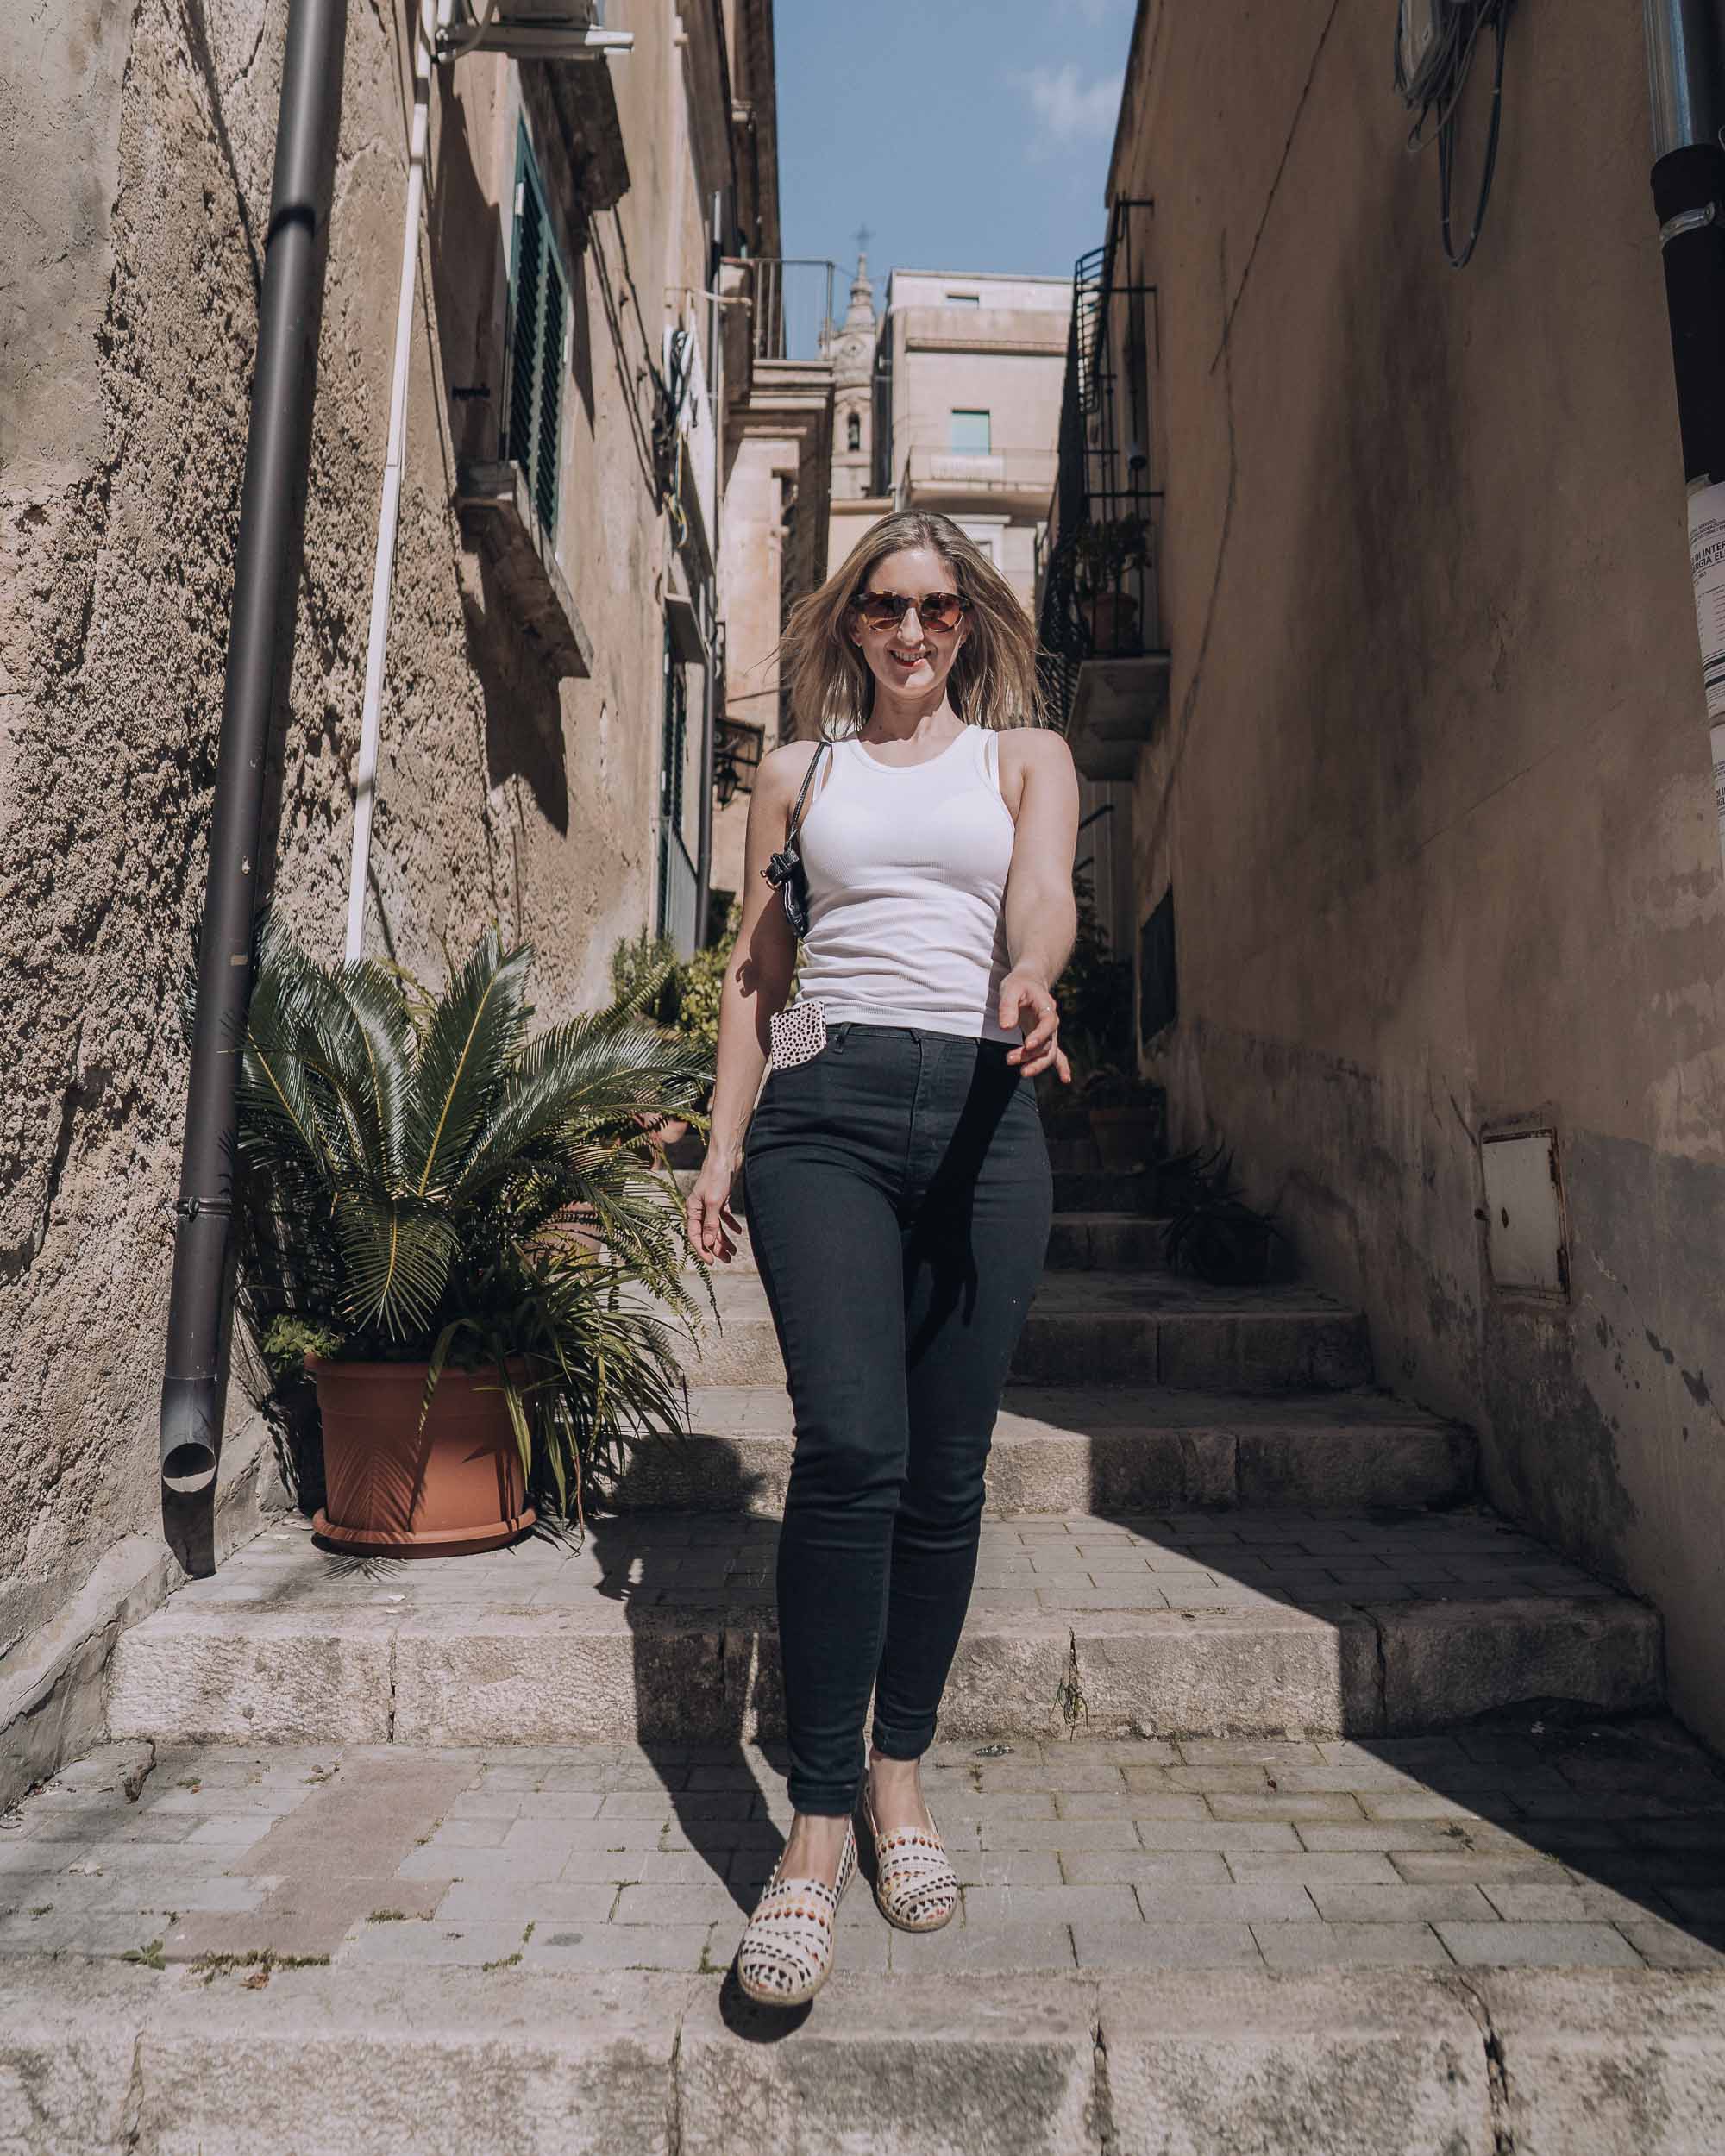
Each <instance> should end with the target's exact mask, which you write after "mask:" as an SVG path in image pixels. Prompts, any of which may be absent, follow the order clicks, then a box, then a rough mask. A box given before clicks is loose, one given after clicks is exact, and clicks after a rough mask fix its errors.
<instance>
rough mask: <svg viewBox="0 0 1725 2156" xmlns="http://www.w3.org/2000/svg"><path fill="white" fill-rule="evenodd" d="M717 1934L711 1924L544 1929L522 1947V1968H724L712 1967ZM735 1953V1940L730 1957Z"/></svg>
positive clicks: (550, 1926)
mask: <svg viewBox="0 0 1725 2156" xmlns="http://www.w3.org/2000/svg"><path fill="white" fill-rule="evenodd" d="M712 1929H713V1927H712V1926H711V1925H707V1924H656V1925H648V1924H588V1925H574V1924H568V1923H560V1924H545V1925H541V1926H539V1927H537V1928H536V1930H535V1932H534V1934H533V1936H532V1938H531V1939H530V1940H527V1942H526V1943H525V1945H524V1946H522V1948H521V1959H522V1964H523V1965H524V1967H527V1968H530V1969H568V1970H573V1969H683V1970H697V1969H699V1968H701V1967H703V1966H706V1965H709V1964H708V1963H707V1946H708V1942H709V1940H710V1939H711V1937H712ZM738 1930H739V1932H740V1930H741V1925H740V1922H739V1925H738ZM735 1950H736V1949H735V1942H734V1941H733V1943H732V1945H731V1947H730V1948H728V1949H727V1950H726V1952H727V1953H730V1952H735ZM712 1966H720V1964H713V1965H712Z"/></svg>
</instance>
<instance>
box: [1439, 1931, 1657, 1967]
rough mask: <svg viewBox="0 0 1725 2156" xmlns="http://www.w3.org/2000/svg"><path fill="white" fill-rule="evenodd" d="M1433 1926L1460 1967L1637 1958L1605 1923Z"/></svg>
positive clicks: (1613, 1962) (1627, 1962)
mask: <svg viewBox="0 0 1725 2156" xmlns="http://www.w3.org/2000/svg"><path fill="white" fill-rule="evenodd" d="M1437 1930H1438V1934H1439V1936H1440V1938H1441V1939H1442V1940H1443V1942H1444V1944H1445V1946H1447V1947H1448V1949H1449V1951H1450V1952H1451V1953H1452V1954H1453V1955H1454V1957H1455V1959H1457V1960H1458V1962H1460V1963H1461V1964H1462V1965H1463V1966H1464V1967H1493V1968H1499V1969H1585V1968H1590V1967H1596V1968H1602V1969H1633V1968H1635V1967H1637V1966H1639V1963H1640V1958H1639V1956H1638V1955H1637V1954H1636V1952H1635V1951H1634V1948H1633V1947H1632V1946H1630V1944H1629V1942H1628V1940H1626V1939H1625V1938H1624V1937H1623V1935H1622V1933H1620V1932H1618V1931H1615V1930H1614V1929H1613V1928H1612V1927H1611V1926H1610V1925H1609V1924H1512V1923H1503V1922H1500V1923H1495V1924H1471V1923H1440V1925H1439V1926H1438V1927H1437Z"/></svg>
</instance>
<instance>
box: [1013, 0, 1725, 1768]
mask: <svg viewBox="0 0 1725 2156" xmlns="http://www.w3.org/2000/svg"><path fill="white" fill-rule="evenodd" d="M1385 62H1386V53H1385V48H1384V28H1383V19H1382V10H1381V9H1377V8H1376V7H1374V6H1372V5H1371V4H1369V0H1342V3H1341V5H1340V6H1339V7H1336V6H1333V5H1332V4H1331V0H1292V3H1291V4H1290V5H1289V6H1288V7H1287V8H1286V9H1280V10H1277V13H1276V15H1275V16H1274V19H1273V21H1270V20H1267V19H1265V18H1264V16H1263V13H1262V10H1258V9H1253V8H1251V6H1249V5H1247V4H1245V0H1220V4H1218V5H1216V6H1214V7H1209V8H1205V9H1180V8H1175V7H1171V6H1169V5H1166V4H1164V0H1140V5H1139V8H1138V20H1137V26H1136V30H1135V34H1134V38H1133V42H1132V52H1131V60H1130V65H1129V67H1128V71H1127V77H1126V91H1125V97H1124V103H1123V105H1122V109H1121V112H1120V124H1119V132H1118V135H1117V138H1116V141H1115V146H1114V151H1113V166H1112V169H1111V172H1110V177H1109V182H1108V196H1109V204H1110V218H1109V223H1108V226H1107V246H1106V247H1105V248H1104V249H1103V250H1102V252H1101V255H1099V257H1098V258H1097V260H1096V261H1095V265H1094V266H1093V273H1092V276H1093V281H1092V285H1091V291H1090V299H1091V304H1092V308H1093V311H1092V313H1091V315H1090V316H1089V317H1088V323H1089V326H1088V332H1087V334H1086V335H1085V336H1083V337H1081V338H1080V340H1079V341H1078V348H1077V351H1076V360H1075V365H1076V368H1077V370H1078V375H1079V379H1078V381H1077V385H1076V388H1077V395H1076V400H1075V404H1074V409H1073V414H1072V425H1071V429H1070V431H1069V437H1068V438H1067V440H1066V441H1065V442H1063V451H1064V454H1063V469H1062V486H1061V506H1060V508H1059V509H1058V511H1057V523H1058V524H1059V525H1061V526H1062V527H1063V528H1062V529H1059V530H1057V533H1056V547H1055V558H1056V559H1057V560H1059V559H1061V558H1062V556H1061V554H1060V549H1061V546H1062V544H1063V542H1065V541H1069V539H1070V537H1071V531H1072V525H1073V520H1074V519H1075V518H1076V519H1082V518H1083V517H1086V516H1087V515H1093V514H1094V507H1095V505H1094V495H1093V498H1092V500H1091V502H1090V505H1089V506H1088V508H1087V500H1086V486H1085V484H1084V483H1083V479H1082V469H1081V467H1082V461H1083V459H1084V457H1085V454H1086V434H1087V430H1088V429H1093V428H1095V426H1097V425H1099V424H1101V414H1102V405H1103V404H1104V403H1105V402H1106V401H1107V400H1106V399H1105V398H1103V397H1102V395H1101V391H1100V388H1098V387H1097V386H1096V385H1098V384H1099V383H1100V382H1101V379H1102V378H1103V377H1104V376H1107V375H1112V377H1113V382H1114V390H1113V392H1112V393H1113V398H1114V422H1113V439H1114V442H1115V456H1116V463H1115V467H1114V470H1113V476H1112V478H1111V479H1110V480H1109V481H1108V485H1109V486H1111V487H1112V488H1113V493H1114V498H1115V500H1116V501H1124V499H1125V498H1126V495H1127V494H1128V493H1129V492H1130V491H1131V487H1132V485H1133V484H1138V485H1139V486H1141V487H1142V489H1143V491H1144V492H1145V495H1146V496H1147V497H1150V498H1153V499H1154V502H1155V504H1156V507H1157V545H1156V548H1155V550H1154V554H1153V557H1152V561H1151V577H1150V587H1149V589H1148V590H1147V591H1143V592H1140V593H1139V594H1138V599H1137V600H1135V603H1140V602H1141V604H1142V607H1143V611H1142V613H1141V615H1140V616H1139V617H1138V629H1139V630H1140V631H1141V630H1144V629H1145V628H1146V627H1147V628H1148V630H1149V632H1150V633H1148V634H1143V633H1137V634H1135V635H1134V636H1133V638H1132V640H1131V642H1130V644H1129V646H1123V645H1122V643H1121V641H1120V638H1119V636H1118V634H1117V632H1118V630H1119V625H1120V624H1119V621H1118V620H1112V621H1111V622H1110V623H1109V625H1108V626H1109V630H1110V634H1111V636H1113V642H1112V643H1111V644H1105V645H1104V646H1103V648H1102V655H1100V656H1097V657H1095V658H1092V659H1091V660H1090V661H1088V663H1087V664H1085V665H1083V666H1082V667H1080V668H1079V675H1080V678H1079V680H1078V682H1077V684H1076V696H1075V700H1074V704H1073V708H1072V738H1073V741H1074V746H1075V750H1076V754H1077V755H1078V756H1079V759H1080V761H1081V763H1082V765H1083V766H1084V768H1087V769H1088V770H1089V771H1090V772H1092V773H1093V774H1108V775H1110V776H1111V777H1112V778H1113V780H1115V782H1116V783H1119V784H1120V785H1122V786H1124V787H1128V788H1129V789H1130V795H1131V806H1132V822H1133V833H1132V837H1133V853H1134V862H1135V868H1134V887H1135V896H1134V900H1133V919H1134V924H1135V926H1136V928H1137V930H1138V937H1139V942H1138V957H1139V961H1140V963H1139V968H1138V981H1139V1003H1138V1019H1139V1026H1140V1037H1141V1041H1142V1049H1143V1056H1144V1064H1145V1069H1146V1070H1148V1071H1149V1072H1151V1074H1153V1075H1156V1076H1157V1077H1158V1078H1161V1079H1162V1080H1164V1081H1165V1082H1166V1084H1167V1086H1168V1088H1169V1093H1170V1110H1171V1117H1172V1125H1173V1136H1174V1138H1175V1139H1176V1142H1179V1143H1187V1144H1189V1143H1193V1142H1195V1141H1196V1140H1198V1139H1200V1138H1205V1137H1206V1136H1207V1135H1210V1134H1214V1133H1220V1134H1221V1135H1223V1136H1225V1137H1226V1140H1227V1141H1228V1143H1229V1144H1232V1145H1233V1147H1234V1149H1235V1150H1236V1156H1237V1161H1238V1163H1239V1168H1240V1169H1241V1170H1242V1171H1243V1173H1244V1174H1245V1176H1246V1178H1247V1180H1248V1182H1249V1186H1250V1192H1249V1194H1251V1196H1252V1197H1253V1198H1255V1199H1256V1200H1258V1201H1259V1202H1261V1203H1269V1202H1274V1204H1275V1205H1276V1206H1277V1207H1278V1208H1279V1212H1280V1215H1281V1218H1282V1219H1283V1221H1284V1222H1285V1224H1286V1225H1287V1226H1288V1227H1289V1231H1290V1232H1291V1233H1292V1235H1293V1238H1294V1239H1295V1243H1296V1244H1297V1245H1298V1248H1299V1251H1300V1254H1301V1257H1302V1261H1303V1263H1304V1264H1305V1266H1306V1268H1307V1269H1308V1271H1309V1272H1310V1273H1311V1274H1312V1275H1314V1277H1315V1278H1317V1279H1318V1280H1319V1281H1320V1282H1322V1283H1323V1284H1325V1285H1327V1286H1328V1287H1329V1288H1332V1289H1333V1291H1334V1292H1335V1293H1336V1294H1338V1295H1339V1296H1340V1297H1342V1298H1343V1299H1345V1300H1347V1301H1350V1302H1352V1303H1357V1304H1358V1305H1360V1306H1363V1307H1364V1309H1365V1310H1366V1311H1367V1312H1368V1313H1370V1318H1371V1328H1372V1334H1373V1348H1374V1351H1375V1355H1376V1359H1377V1369H1378V1370H1379V1372H1380V1373H1381V1374H1382V1376H1383V1378H1384V1380H1385V1381H1386V1382H1389V1383H1390V1384H1392V1385H1393V1386H1394V1387H1395V1388H1396V1390H1398V1391H1399V1392H1401V1393H1403V1394H1405V1395H1408V1396H1409V1397H1411V1398H1413V1399H1415V1400H1417V1401H1421V1402H1424V1403H1425V1404H1427V1405H1428V1406H1430V1407H1435V1408H1438V1409H1440V1410H1442V1411H1445V1412H1447V1413H1452V1414H1454V1415H1455V1416H1457V1417H1458V1418H1461V1419H1464V1420H1466V1421H1467V1422H1469V1423H1471V1424H1472V1425H1473V1426H1476V1427H1477V1430H1478V1432H1479V1433H1480V1437H1481V1440H1482V1457H1483V1460H1484V1474H1485V1480H1486V1490H1487V1495H1489V1496H1490V1498H1491V1499H1492V1500H1493V1501H1494V1502H1496V1503H1497V1504H1498V1505H1500V1506H1501V1507H1502V1508H1503V1509H1505V1510H1506V1511H1508V1512H1509V1513H1510V1514H1513V1515H1515V1516H1516V1517H1517V1518H1519V1519H1521V1520H1523V1521H1526V1522H1527V1523H1529V1524H1531V1525H1532V1526H1534V1527H1536V1528H1537V1529H1538V1530H1539V1531H1540V1532H1542V1533H1544V1534H1545V1535H1546V1536H1547V1537H1548V1538H1550V1539H1552V1540H1553V1541H1554V1542H1555V1543H1556V1544H1557V1545H1559V1547H1560V1548H1561V1549H1563V1550H1564V1551H1566V1552H1568V1553H1569V1554H1571V1555H1572V1556H1574V1557H1578V1558H1579V1559H1581V1560H1582V1561H1584V1562H1585V1563H1587V1564H1590V1565H1591V1566H1593V1567H1594V1568H1596V1570H1599V1571H1601V1572H1603V1573H1604V1574H1605V1575H1607V1576H1609V1577H1612V1578H1614V1579H1615V1580H1617V1581H1619V1582H1621V1583H1623V1584H1625V1585H1627V1586H1628V1587H1629V1588H1631V1589H1635V1590H1638V1591H1640V1593H1642V1594H1645V1595H1648V1596H1649V1597H1651V1598H1652V1599H1653V1601H1654V1602H1656V1603H1657V1605H1658V1606H1659V1609H1660V1611H1661V1612H1662V1614H1663V1616H1664V1619H1665V1637H1666V1642H1667V1652H1668V1661H1669V1677H1670V1695H1671V1698H1672V1702H1673V1704H1674V1705H1675V1706H1676V1708H1678V1711H1679V1712H1680V1713H1681V1714H1684V1716H1685V1717H1686V1718H1687V1719H1688V1720H1690V1722H1691V1724H1692V1725H1693V1726H1694V1727H1696V1728H1697V1730H1698V1731H1700V1732H1701V1733H1703V1734H1704V1735H1705V1736H1707V1737H1709V1739H1711V1740H1712V1741H1713V1742H1715V1743H1716V1744H1717V1743H1719V1742H1722V1741H1725V1649H1722V1641H1725V1563H1722V1556H1721V1552H1722V1522H1725V1406H1722V1401H1725V1300H1722V1294H1721V1288H1720V1276H1719V1264H1718V1252H1719V1250H1720V1249H1721V1247H1722V1244H1725V1006H1722V973H1725V893H1722V889H1721V875H1720V858H1719V843H1718V838H1717V835H1716V827H1715V811H1714V800H1713V791H1712V786H1711V780H1710V771H1709V743H1708V737H1707V730H1706V724H1705V711H1704V705H1703V695H1702V689H1701V682H1700V673H1699V667H1698V662H1697V644H1696V632H1695V616H1694V611H1693V606H1692V604H1691V581H1690V569H1689V562H1688V558H1687V551H1686V547H1685V529H1684V526H1685V519H1684V471H1683V463H1682V458H1681V454H1680V451H1679V444H1678V424H1677V416H1676V410H1675V403H1674V398H1673V392H1672V367H1671V357H1670V351H1669V347H1668V342H1667V331H1666V318H1665V300H1664V294H1663V289H1662V283H1661V273H1660V261H1659V244H1658V236H1657V233H1656V230H1655V226H1654V218H1653V208H1652V204H1651V200H1650V197H1649V194H1648V188H1647V168H1648V165H1649V162H1650V158H1651V152H1650V147H1649V142H1650V134H1649V125H1648V105H1647V72H1646V65H1645V59H1644V54H1643V51H1642V45H1641V26H1640V10H1639V9H1622V8H1616V7H1612V6H1609V5H1607V4H1604V0H1577V4H1576V5H1574V6H1573V7H1571V8H1568V9H1562V10H1550V9H1526V10H1522V11H1521V13H1519V14H1518V16H1517V17H1516V21H1515V30H1514V35H1513V37H1512V38H1511V40H1510V43H1509V55H1508V72H1507V77H1506V86H1505V91H1504V103H1503V113H1502V144H1501V147H1500V150H1499V154H1498V159H1497V166H1496V185H1495V189H1494V191H1493V194H1492V198H1491V203H1490V214H1489V217H1488V220H1487V222H1486V225H1485V228H1484V235H1483V237H1482V238H1481V241H1480V243H1479V246H1478V249H1477V253H1476V254H1475V255H1474V257H1473V260H1472V261H1471V264H1470V265H1469V266H1468V267H1467V268H1466V269H1465V271H1464V272H1463V273H1460V274H1459V275H1458V274H1457V273H1455V272H1453V271H1452V270H1451V269H1450V268H1449V267H1447V266H1446V263H1445V261H1444V260H1443V257H1442V254H1441V253H1440V246H1439V235H1438V213H1437V200H1436V194H1437V175H1436V169H1435V165H1434V162H1433V160H1413V159H1410V158H1409V157H1408V156H1407V155H1406V154H1404V146H1405V143H1406V140H1407V133H1408V123H1409V116H1408V112H1407V111H1406V110H1404V109H1403V108H1402V105H1401V103H1399V101H1398V100H1397V99H1396V97H1395V95H1394V94H1393V91H1392V90H1391V86H1390V85H1389V81H1388V79H1387V77H1388V72H1389V71H1388V68H1387V66H1386V64H1385ZM1482 72H1484V74H1486V75H1489V72H1490V70H1489V67H1488V68H1487V69H1485V70H1484V71H1482ZM1473 88H1474V92H1475V93H1476V94H1475V96H1474V97H1473V98H1472V99H1471V102H1470V103H1469V105H1468V107H1467V109H1466V110H1465V114H1464V135H1463V141H1464V146H1465V154H1477V144H1478V141H1479V140H1480V135H1479V134H1478V133H1477V132H1476V133H1474V134H1473V135H1469V134H1468V133H1467V132H1466V129H1467V128H1470V127H1471V128H1476V129H1483V127H1484V119H1485V116H1486V110H1487V105H1486V99H1487V96H1488V94H1489V84H1487V83H1483V82H1479V81H1477V82H1476V83H1475V85H1474V86H1473ZM1577 141H1586V143H1587V144H1588V146H1589V147H1588V154H1587V155H1586V156H1585V157H1584V158H1582V159H1579V160H1578V159H1577V158H1576V157H1575V156H1574V155H1573V154H1572V150H1573V146H1574V144H1575V143H1576V142H1577ZM1475 170H1477V166H1467V165H1465V166H1464V169H1463V172H1462V173H1461V175H1460V176H1459V177H1458V183H1457V196H1458V204H1457V207H1458V218H1460V219H1462V220H1463V221H1464V223H1465V216H1466V214H1467V212H1468V211H1469V210H1471V195H1470V193H1469V189H1470V188H1471V185H1472V181H1471V177H1470V174H1471V172H1473V171H1475ZM1080 314H1081V318H1082V317H1083V302H1082V298H1081V307H1080ZM1146 323H1147V324H1148V325H1149V334H1145V324H1146ZM1135 325H1136V326H1135ZM1128 407H1132V408H1133V409H1135V410H1136V411H1138V412H1140V413H1142V414H1145V415H1147V417H1148V419H1149V421H1150V432H1149V436H1148V438H1145V437H1144V436H1142V435H1140V436H1138V437H1137V438H1136V441H1135V439H1134V433H1133V427H1132V423H1131V416H1130V411H1129V410H1128ZM1134 448H1135V449H1136V453H1137V454H1141V455H1143V456H1145V458H1146V460H1147V463H1146V467H1145V471H1144V475H1143V477H1142V479H1139V480H1137V481H1134V480H1133V479H1132V477H1131V476H1130V475H1129V474H1128V473H1127V471H1126V462H1127V461H1128V459H1129V457H1130V456H1131V454H1133V451H1134ZM1092 481H1093V487H1094V483H1095V475H1094V474H1093V475H1092ZM1093 625H1094V624H1093ZM1158 647H1165V649H1158Z"/></svg>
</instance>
